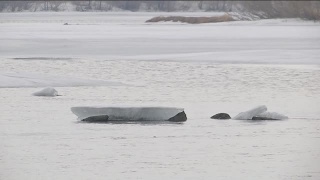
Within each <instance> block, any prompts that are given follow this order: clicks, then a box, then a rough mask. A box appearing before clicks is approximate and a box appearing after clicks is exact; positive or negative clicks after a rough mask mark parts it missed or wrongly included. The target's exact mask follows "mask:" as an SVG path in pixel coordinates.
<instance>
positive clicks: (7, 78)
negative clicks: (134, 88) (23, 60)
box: [0, 72, 124, 88]
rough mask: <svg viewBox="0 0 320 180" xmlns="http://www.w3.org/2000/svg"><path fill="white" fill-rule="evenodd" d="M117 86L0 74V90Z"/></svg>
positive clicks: (58, 77)
mask: <svg viewBox="0 0 320 180" xmlns="http://www.w3.org/2000/svg"><path fill="white" fill-rule="evenodd" d="M108 85H109V86H119V85H124V84H122V83H120V82H111V81H104V80H94V79H82V78H75V77H68V76H53V75H48V74H36V73H1V72H0V88H13V87H50V86H54V87H74V86H108Z"/></svg>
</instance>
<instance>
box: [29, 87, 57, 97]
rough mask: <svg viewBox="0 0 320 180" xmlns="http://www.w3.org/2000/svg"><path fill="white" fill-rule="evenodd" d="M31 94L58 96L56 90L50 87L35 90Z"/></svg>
mask: <svg viewBox="0 0 320 180" xmlns="http://www.w3.org/2000/svg"><path fill="white" fill-rule="evenodd" d="M32 95H34V96H58V91H57V90H55V89H54V88H52V87H47V88H44V89H42V90H41V91H38V92H35V93H33V94H32Z"/></svg>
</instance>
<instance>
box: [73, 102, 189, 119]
mask: <svg viewBox="0 0 320 180" xmlns="http://www.w3.org/2000/svg"><path fill="white" fill-rule="evenodd" d="M71 111H72V112H73V113H74V114H75V115H77V116H78V119H79V120H82V119H85V118H88V117H91V116H99V115H108V116H109V120H131V121H138V120H150V121H165V120H168V119H169V118H171V117H173V116H175V115H177V114H178V113H180V112H182V111H183V109H182V108H173V107H90V106H87V107H85V106H83V107H72V108H71Z"/></svg>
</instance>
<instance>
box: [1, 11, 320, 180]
mask: <svg viewBox="0 0 320 180" xmlns="http://www.w3.org/2000/svg"><path fill="white" fill-rule="evenodd" d="M161 14H165V13H124V12H122V13H12V14H11V13H1V14H0V42H1V43H0V87H1V88H0V107H1V109H2V111H1V116H0V169H1V171H0V179H15V180H16V179H281V180H282V179H288V180H289V179H290V180H291V179H297V180H300V179H314V180H317V179H320V163H319V162H320V108H319V106H320V98H319V94H320V65H319V64H320V51H319V49H320V43H319V42H320V33H319V32H320V24H319V23H314V22H305V21H301V20H283V19H282V20H281V19H279V20H264V21H255V22H231V23H220V24H202V25H188V24H175V23H160V24H146V23H144V21H145V20H147V19H149V18H151V17H153V16H156V15H161ZM175 14H177V13H175ZM208 14H209V13H197V14H192V13H191V15H208ZM182 15H190V14H188V13H182ZM65 22H67V23H69V24H70V25H63V24H64V23H65ZM44 76H46V79H45V82H44V80H43V79H41V77H44ZM82 80H83V81H82ZM62 81H63V83H59V82H62ZM109 81H112V82H113V83H109ZM43 84H46V85H50V84H51V85H53V86H60V87H56V89H57V90H58V92H59V94H61V95H62V96H58V97H54V98H49V97H35V96H32V95H31V94H32V93H33V92H35V91H38V90H39V89H41V88H39V87H38V86H42V85H43ZM80 85H86V86H80ZM99 85H101V86H99ZM32 86H33V87H32ZM9 87H15V88H9ZM17 87H18V88H17ZM262 104H264V105H266V106H267V107H268V109H269V110H270V111H275V112H279V113H282V114H285V115H287V116H288V117H289V119H288V120H283V121H255V122H252V121H243V120H242V121H241V120H212V119H210V116H212V115H213V114H216V113H219V112H227V113H229V114H230V115H231V116H235V115H236V114H238V113H239V112H241V111H245V110H248V109H250V108H252V107H254V106H257V105H262ZM86 105H88V106H91V105H104V106H105V105H135V106H148V105H151V106H170V107H172V106H176V107H182V108H185V112H186V114H187V116H188V120H187V121H186V122H185V123H181V124H179V123H177V124H175V123H173V124H172V123H171V124H163V123H162V124H150V123H147V124H143V123H127V124H84V123H79V122H78V121H77V119H76V116H75V115H73V114H72V112H71V111H70V108H71V107H72V106H86Z"/></svg>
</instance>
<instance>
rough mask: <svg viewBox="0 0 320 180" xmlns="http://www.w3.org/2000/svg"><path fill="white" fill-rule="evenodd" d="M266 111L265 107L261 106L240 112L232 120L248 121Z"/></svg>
mask: <svg viewBox="0 0 320 180" xmlns="http://www.w3.org/2000/svg"><path fill="white" fill-rule="evenodd" d="M266 111H267V106H265V105H262V106H258V107H255V108H253V109H250V110H248V111H245V112H241V113H239V114H238V115H236V116H235V117H234V118H233V119H239V120H248V119H252V118H253V117H254V116H257V115H259V114H261V113H263V112H266Z"/></svg>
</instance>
